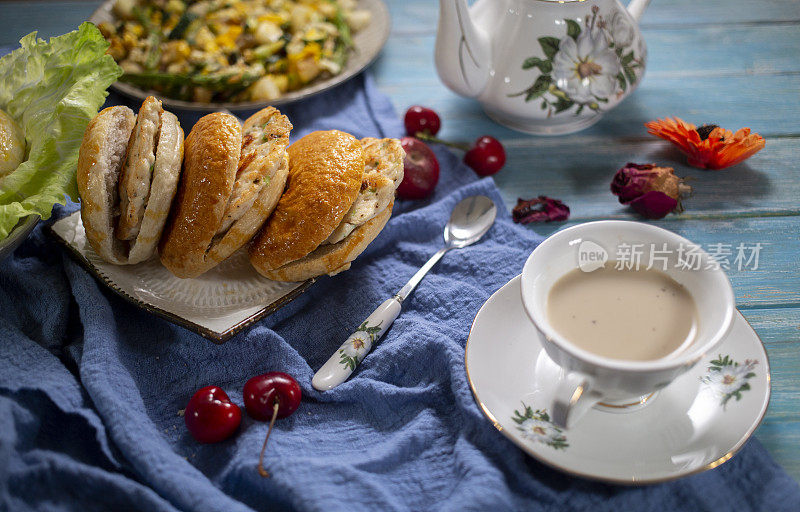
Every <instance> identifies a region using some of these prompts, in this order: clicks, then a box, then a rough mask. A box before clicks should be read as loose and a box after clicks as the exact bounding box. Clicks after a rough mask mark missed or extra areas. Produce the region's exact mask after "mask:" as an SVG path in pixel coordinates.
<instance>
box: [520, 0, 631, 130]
mask: <svg viewBox="0 0 800 512" xmlns="http://www.w3.org/2000/svg"><path fill="white" fill-rule="evenodd" d="M564 26H565V27H566V34H565V35H564V36H563V37H561V38H559V37H555V36H544V37H540V38H538V42H539V46H540V47H541V50H542V52H543V53H544V56H545V58H540V57H536V56H533V57H528V58H526V59H525V60H524V61H523V62H522V69H524V70H538V71H539V72H540V74H539V76H538V77H537V78H536V79H535V80H534V82H533V84H532V85H531V86H530V87H528V88H527V89H525V90H523V91H520V92H517V93H512V94H509V95H508V96H509V97H517V96H519V97H522V98H523V100H524V101H525V102H531V101H540V106H541V109H542V110H546V111H547V117H551V116H552V115H554V114H560V113H562V112H572V113H573V114H574V115H580V114H581V113H582V112H583V111H584V109H591V110H593V111H595V112H602V111H603V110H604V107H605V106H606V105H609V103H611V104H612V106H613V104H615V103H616V102H617V100H620V99H622V96H623V95H624V94H625V92H626V91H627V90H628V89H630V88H632V87H634V86H635V85H636V84H637V83H638V82H639V80H640V79H641V77H642V75H643V73H644V59H645V55H644V53H645V50H644V45H643V44H641V41H640V40H639V41H638V42H637V38H636V33H635V27H634V26H633V25H632V24H631V22H630V20H629V18H628V17H627V16H626V15H624V14H623V13H622V12H620V11H615V12H613V13H611V15H610V16H608V15H606V16H604V15H603V14H601V13H600V9H599V8H598V7H597V6H593V7H592V8H591V14H590V15H588V16H586V17H585V18H584V24H583V25H581V23H579V22H578V21H576V20H574V19H564ZM634 42H637V44H636V45H634ZM634 46H636V48H634Z"/></svg>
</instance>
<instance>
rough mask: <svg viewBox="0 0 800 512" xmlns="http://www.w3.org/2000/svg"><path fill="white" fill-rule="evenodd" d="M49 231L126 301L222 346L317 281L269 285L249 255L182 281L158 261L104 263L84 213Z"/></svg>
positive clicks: (239, 254) (241, 253) (231, 259)
mask: <svg viewBox="0 0 800 512" xmlns="http://www.w3.org/2000/svg"><path fill="white" fill-rule="evenodd" d="M50 229H51V232H52V233H53V234H54V235H55V236H56V238H57V239H58V240H59V241H61V242H62V243H63V244H64V245H65V246H66V247H67V248H68V249H69V250H70V253H71V254H72V256H74V257H75V258H76V259H77V261H78V263H80V264H81V265H82V266H83V267H84V268H86V270H88V271H89V272H90V273H91V274H93V275H94V276H95V277H96V278H97V279H98V280H100V282H102V283H103V284H105V285H106V286H108V287H109V288H111V289H112V290H114V291H115V292H116V293H117V294H119V295H120V296H121V297H123V298H124V299H126V300H128V301H129V302H131V303H133V304H134V305H136V306H139V307H141V308H143V309H145V310H147V311H149V312H151V313H154V314H156V315H158V316H160V317H162V318H166V319H167V320H169V321H170V322H173V323H176V324H178V325H181V326H183V327H186V328H187V329H190V330H192V331H194V332H196V333H198V334H200V335H201V336H203V337H206V338H208V339H210V340H212V341H214V342H217V343H222V342H224V341H227V340H228V339H229V338H231V337H232V336H233V335H235V334H236V333H238V332H239V331H241V330H242V329H244V328H245V327H247V326H249V325H251V324H253V323H254V322H257V321H258V320H260V319H262V318H264V317H265V316H266V315H268V314H270V313H274V312H275V311H277V310H278V309H279V308H280V307H281V306H284V305H285V304H287V303H289V302H291V301H292V300H293V299H294V298H295V297H297V296H298V295H300V294H301V293H302V292H303V291H305V289H306V288H308V287H309V286H310V285H311V284H312V283H313V282H314V280H313V279H310V280H308V281H306V282H304V283H279V282H276V281H270V280H269V279H266V278H265V277H262V276H260V275H259V274H258V273H257V272H256V271H255V270H254V269H253V267H252V266H251V265H250V262H249V261H248V260H247V254H246V253H244V251H239V252H237V253H235V254H234V255H233V256H231V257H230V258H228V259H227V260H225V261H224V262H222V263H221V264H220V265H218V266H217V267H216V268H214V269H212V270H210V271H208V272H206V273H205V274H203V275H202V276H200V277H198V278H195V279H179V278H177V277H175V276H173V275H172V274H171V273H170V272H169V271H168V270H167V269H166V268H165V267H164V266H162V265H161V263H160V262H159V261H158V258H154V259H151V260H149V261H146V262H144V263H140V264H138V265H112V264H111V263H107V262H105V261H103V260H102V259H100V257H99V256H98V255H97V254H96V253H95V252H94V250H93V249H92V247H91V245H90V244H89V243H88V242H87V240H86V232H85V231H84V229H83V223H82V222H81V217H80V212H75V213H73V214H72V215H70V216H68V217H64V218H63V219H61V220H59V221H57V222H55V223H54V224H53V226H52V227H51V228H50Z"/></svg>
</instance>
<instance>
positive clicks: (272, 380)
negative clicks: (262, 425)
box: [244, 372, 302, 421]
mask: <svg viewBox="0 0 800 512" xmlns="http://www.w3.org/2000/svg"><path fill="white" fill-rule="evenodd" d="M300 398H302V391H300V385H299V384H297V381H296V380H294V378H292V376H291V375H289V374H287V373H283V372H269V373H265V374H264V375H257V376H255V377H253V378H252V379H250V380H248V381H247V382H246V383H245V385H244V407H245V409H247V414H249V415H250V417H251V418H253V419H256V420H258V421H269V419H270V418H271V417H272V414H273V408H274V406H275V404H277V405H278V413H277V416H278V418H285V417H287V416H289V415H290V414H292V413H293V412H294V411H295V410H297V408H298V407H299V406H300Z"/></svg>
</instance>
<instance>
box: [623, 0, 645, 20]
mask: <svg viewBox="0 0 800 512" xmlns="http://www.w3.org/2000/svg"><path fill="white" fill-rule="evenodd" d="M648 5H650V0H631V1H630V3H628V14H630V15H631V17H632V18H633V19H634V20H636V22H637V23H638V22H639V18H641V17H642V14H644V10H645V9H647V6H648Z"/></svg>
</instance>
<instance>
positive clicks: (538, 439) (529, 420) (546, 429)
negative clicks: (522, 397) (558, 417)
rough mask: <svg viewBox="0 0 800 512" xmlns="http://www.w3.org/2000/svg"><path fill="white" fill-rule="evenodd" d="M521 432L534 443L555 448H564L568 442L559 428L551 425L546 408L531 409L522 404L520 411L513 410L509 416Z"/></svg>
mask: <svg viewBox="0 0 800 512" xmlns="http://www.w3.org/2000/svg"><path fill="white" fill-rule="evenodd" d="M511 419H512V420H514V422H515V423H516V424H517V429H518V430H519V431H520V432H522V437H524V438H525V439H528V440H529V441H533V442H535V443H541V444H545V445H547V446H550V447H552V448H554V449H556V450H565V449H566V448H567V447H568V446H569V443H567V438H566V436H564V434H563V433H562V431H561V429H560V428H558V427H557V426H555V425H553V423H552V422H551V421H550V415H549V414H547V410H546V409H533V408H532V407H530V406H528V405H525V403H524V402H523V404H522V412H520V411H518V410H516V409H515V410H514V416H513V417H512V418H511Z"/></svg>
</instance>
